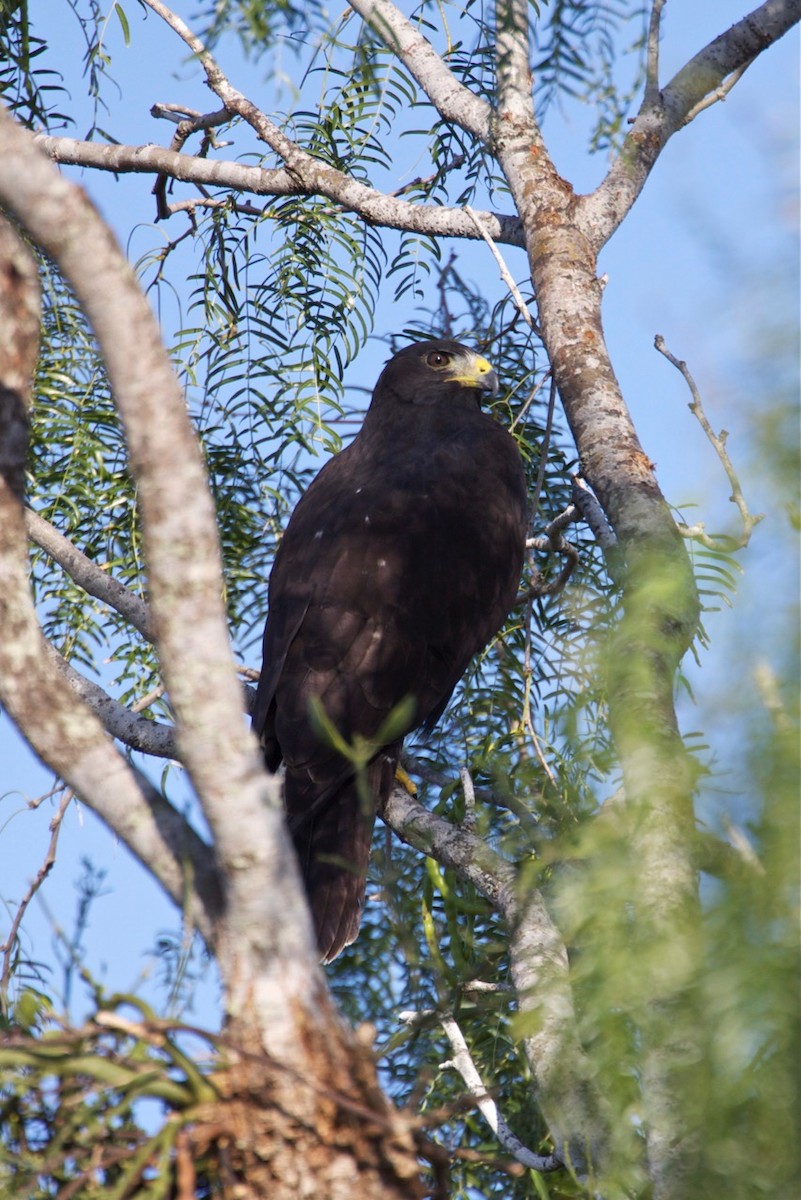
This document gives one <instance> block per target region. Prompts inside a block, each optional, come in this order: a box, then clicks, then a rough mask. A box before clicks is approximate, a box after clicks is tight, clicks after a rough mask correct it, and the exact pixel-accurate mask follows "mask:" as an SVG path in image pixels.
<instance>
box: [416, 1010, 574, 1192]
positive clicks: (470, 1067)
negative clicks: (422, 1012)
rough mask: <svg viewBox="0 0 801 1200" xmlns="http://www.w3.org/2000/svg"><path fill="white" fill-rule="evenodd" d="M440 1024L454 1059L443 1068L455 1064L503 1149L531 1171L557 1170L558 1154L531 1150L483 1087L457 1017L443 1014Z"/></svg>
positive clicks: (469, 1092) (559, 1165) (442, 1065)
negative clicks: (537, 1152) (511, 1127)
mask: <svg viewBox="0 0 801 1200" xmlns="http://www.w3.org/2000/svg"><path fill="white" fill-rule="evenodd" d="M439 1023H440V1025H441V1026H442V1029H443V1031H444V1033H445V1036H446V1037H447V1039H448V1041H449V1042H450V1047H451V1052H452V1053H453V1059H452V1061H451V1062H444V1063H440V1068H444V1067H453V1068H454V1069H455V1070H456V1071H458V1072H459V1074H460V1075H461V1077H462V1079H463V1080H464V1083H465V1086H466V1087H467V1092H468V1095H469V1096H470V1097H471V1098H472V1099H473V1100H475V1102H476V1105H477V1106H478V1108H479V1110H480V1111H481V1114H482V1115H483V1117H484V1120H485V1121H486V1122H487V1124H488V1125H489V1127H490V1129H491V1130H492V1132H493V1133H494V1134H495V1136H496V1137H497V1139H498V1141H499V1142H500V1144H501V1145H502V1146H503V1148H504V1150H507V1151H508V1152H509V1153H510V1154H511V1155H513V1156H514V1157H515V1158H516V1159H517V1161H518V1162H521V1163H522V1164H523V1166H525V1167H529V1168H530V1169H531V1170H532V1171H540V1172H542V1173H543V1174H546V1173H547V1172H549V1171H558V1170H559V1169H560V1168H561V1166H562V1163H561V1161H560V1160H559V1159H558V1158H557V1157H556V1156H555V1155H553V1154H535V1153H534V1151H533V1150H529V1148H528V1146H525V1145H524V1144H523V1143H522V1142H521V1141H520V1138H519V1137H517V1135H516V1134H514V1133H513V1132H512V1130H511V1129H510V1128H509V1126H508V1125H507V1123H506V1121H505V1120H504V1118H503V1117H502V1116H501V1114H500V1113H499V1112H498V1106H497V1104H496V1103H495V1101H494V1100H493V1099H492V1096H490V1094H489V1092H488V1091H487V1089H486V1087H485V1086H484V1082H483V1080H482V1078H481V1076H480V1075H479V1073H478V1068H477V1067H476V1064H475V1063H474V1062H473V1058H472V1055H471V1054H470V1051H469V1049H468V1047H467V1042H466V1041H465V1039H464V1034H463V1033H462V1031H461V1029H460V1028H459V1026H458V1024H457V1022H456V1021H455V1020H454V1018H453V1017H451V1016H446V1015H442V1016H440V1017H439Z"/></svg>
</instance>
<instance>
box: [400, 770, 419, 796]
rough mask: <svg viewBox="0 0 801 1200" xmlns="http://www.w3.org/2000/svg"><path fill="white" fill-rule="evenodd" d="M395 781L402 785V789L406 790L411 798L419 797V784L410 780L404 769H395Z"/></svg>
mask: <svg viewBox="0 0 801 1200" xmlns="http://www.w3.org/2000/svg"><path fill="white" fill-rule="evenodd" d="M395 779H396V781H397V782H398V783H399V784H400V785H401V787H403V788H406V791H407V792H408V793H409V795H410V796H416V795H417V784H416V783H415V782H414V780H412V779H410V778H409V776H408V775H407V774H406V772H405V771H404V769H403V767H396V768H395Z"/></svg>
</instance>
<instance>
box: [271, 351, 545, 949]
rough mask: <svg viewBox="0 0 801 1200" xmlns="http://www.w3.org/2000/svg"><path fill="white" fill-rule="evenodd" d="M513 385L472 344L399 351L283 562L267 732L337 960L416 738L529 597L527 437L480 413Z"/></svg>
mask: <svg viewBox="0 0 801 1200" xmlns="http://www.w3.org/2000/svg"><path fill="white" fill-rule="evenodd" d="M497 388H498V379H497V376H496V374H495V372H494V371H493V369H492V367H491V366H490V364H489V363H488V362H487V360H486V359H485V358H482V357H481V356H480V355H478V354H475V353H474V352H473V351H471V350H469V349H467V347H465V346H462V345H460V344H459V343H458V342H454V341H450V340H440V341H428V342H419V343H417V344H415V345H412V346H407V347H406V348H405V349H404V350H401V352H400V353H399V354H396V355H395V356H394V358H392V359H390V361H389V362H388V363H387V365H386V366H385V368H384V370H383V371H382V372H381V375H380V377H379V379H378V383H377V384H376V387H375V391H374V392H373V398H372V401H371V404H370V407H369V409H368V411H367V414H366V416H365V419H364V424H363V425H362V428H361V430H360V432H359V434H358V435H357V436H356V438H355V439H354V441H353V442H352V443H351V445H350V446H348V447H347V448H346V449H345V450H343V451H342V452H341V453H340V454H337V455H336V456H335V457H334V458H332V459H331V460H330V461H329V462H328V463H327V464H326V465H325V466H324V467H323V469H322V470H321V471H320V473H319V475H318V476H317V477H316V479H315V480H314V482H313V483H312V484H311V486H310V487H309V489H308V491H307V492H306V493H305V495H304V496H303V498H302V499H301V500H300V502H299V504H298V506H297V508H296V509H295V511H294V513H293V514H292V517H291V519H290V521H289V524H288V526H287V529H286V532H285V533H284V535H283V538H282V539H281V543H280V545H279V548H278V552H277V554H276V557H275V563H274V565H273V569H272V573H271V575H270V585H269V613H268V617H267V625H266V628H265V632H264V660H263V666H262V673H261V679H260V682H259V686H258V693H257V696H256V703H255V707H254V712H253V728H254V730H255V732H256V733H257V735H258V736H259V738H260V739H261V744H262V746H263V749H264V758H265V762H266V765H267V767H268V769H269V770H270V771H275V770H276V769H277V768H278V766H279V765H280V763H281V761H282V760H283V761H284V763H285V764H286V780H285V799H286V811H287V819H288V822H289V827H290V830H291V832H292V837H293V840H294V844H295V849H296V851H297V854H298V859H299V861H300V866H301V871H302V874H303V877H304V880H305V885H306V890H307V895H308V900H309V905H310V907H311V912H312V917H313V920H314V926H315V930H316V934H317V941H318V945H319V948H320V954H321V956H322V958H323V960H324V961H326V962H328V961H330V960H331V959H333V958H335V957H336V956H337V955H338V954H339V953H340V951H341V950H342V949H343V948H344V947H345V946H347V945H348V944H349V943H350V942H352V941H353V940H354V939H355V937H356V935H357V933H358V931H359V923H360V919H361V910H362V905H363V902H364V891H365V878H366V874H367V865H368V860H369V856H370V841H371V835H372V830H373V824H374V822H375V815H376V811H377V810H378V809H379V808H380V807H381V805H382V804H383V802H384V801H385V800H386V798H387V797H388V795H389V792H390V790H391V788H392V784H393V780H394V777H395V771H396V767H397V764H398V758H399V755H400V750H401V745H402V742H403V737H404V735H405V734H406V733H408V732H410V731H411V730H412V729H416V728H418V727H419V726H422V727H423V728H424V729H426V730H430V729H431V728H432V727H433V726H434V724H435V723H436V721H437V720H438V719H439V717H440V716H441V715H442V712H443V710H444V709H445V706H446V705H447V703H448V700H449V698H450V696H451V693H452V691H453V689H454V687H455V686H456V684H457V683H458V681H459V679H460V678H461V676H462V674H463V673H464V671H465V669H466V667H467V665H468V663H469V662H470V659H471V658H472V657H473V655H474V654H476V653H478V652H479V651H480V650H482V649H483V648H484V647H485V646H486V645H487V643H488V642H489V640H490V639H491V638H492V637H493V635H494V634H495V633H496V632H497V630H498V629H499V628H500V626H501V624H502V623H503V621H504V619H505V617H506V615H507V613H508V612H509V609H510V608H511V606H512V604H513V602H514V599H515V595H516V593H517V588H518V584H519V581H520V572H521V568H522V564H523V553H524V546H525V534H526V485H525V477H524V473H523V467H522V463H521V459H520V455H519V452H518V450H517V446H516V444H515V442H514V439H513V438H512V437H511V436H510V434H509V433H507V432H506V430H505V429H503V428H502V427H501V426H500V425H499V424H497V422H496V421H495V420H494V419H493V418H492V417H490V416H489V415H487V414H486V413H484V412H482V410H481V401H482V398H483V396H484V395H485V394H486V393H490V394H494V393H495V392H496V391H497ZM377 739H378V740H377ZM382 742H386V743H387V744H379V743H382ZM350 746H356V747H361V753H362V756H363V759H364V760H365V766H364V769H363V770H361V771H360V770H358V769H357V766H356V765H355V762H354V756H353V755H352V754H350V753H347V750H348V747H350ZM343 750H344V751H345V753H343Z"/></svg>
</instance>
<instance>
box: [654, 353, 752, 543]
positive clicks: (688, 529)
mask: <svg viewBox="0 0 801 1200" xmlns="http://www.w3.org/2000/svg"><path fill="white" fill-rule="evenodd" d="M654 346H655V347H656V349H657V350H658V351H659V353H660V354H662V355H664V357H665V358H666V359H667V360H668V362H669V363H672V365H673V366H674V367H675V368H676V370H677V371H679V372H680V374H681V375H682V377H683V379H684V380H685V382H686V384H687V387H688V388H689V389H690V395H691V396H692V400H691V402H690V404H689V405H688V407H689V409H690V412H691V413H692V414H693V416H694V417H695V419H696V420H697V421H698V424H699V425H700V426H701V428H702V429H703V431H704V433H705V434H706V436H707V439H708V440H709V443H710V445H711V446H712V447H713V449H714V451H715V453H716V454H717V456H718V458H719V459H720V461H721V464H722V466H723V469H724V471H725V472H726V477H727V478H728V481H729V484H730V485H731V496H730V497H729V499H730V500H731V502H732V504H734V505H736V507H737V510H738V512H739V514H740V518H741V520H742V524H743V528H742V532H741V533H740V535H739V537H730V536H729V535H728V534H715V533H713V534H709V533H707V532H706V531H705V528H704V526H703V524H701V523H698V524H696V525H684V524H681V523H679V526H678V527H679V530H680V532H681V533H682V534H683V536H684V537H687V538H692V539H693V540H694V541H698V542H700V543H701V545H702V546H706V547H707V548H708V549H710V550H741V549H742V548H743V547H744V546H747V545H748V543H749V541H750V540H751V534H752V533H753V531H754V527H755V526H756V525H758V524H759V522H760V521H762V520H764V516H765V514H764V513H757V514H756V515H753V514H752V513H751V512H749V509H748V505H747V504H746V501H745V496H744V495H743V491H742V487H741V486H740V480H739V478H738V476H737V472H736V471H735V469H734V465H733V464H732V461H731V459H730V458H729V455H728V452H727V450H726V441H727V439H728V436H729V435H728V433H727V431H726V430H725V429H721V431H720V433H715V431H714V430H713V428H712V426H711V425H710V424H709V421H708V419H707V415H706V413H705V412H704V407H703V404H702V403H701V393H700V392H699V391H698V386H697V384H696V382H695V380H694V379H693V377H692V375H691V374H690V369H689V367H688V366H687V364H686V362H684V361H683V360H681V359H678V358H676V357H675V356H674V355H673V354H671V352H670V351H669V350H668V348H667V346H666V345H665V339H664V338H663V337H662V335H661V334H657V335H656V337H655V338H654Z"/></svg>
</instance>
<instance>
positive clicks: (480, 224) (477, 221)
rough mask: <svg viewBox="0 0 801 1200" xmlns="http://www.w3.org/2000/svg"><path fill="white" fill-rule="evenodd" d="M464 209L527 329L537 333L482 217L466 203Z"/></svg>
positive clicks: (526, 306)
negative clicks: (494, 262)
mask: <svg viewBox="0 0 801 1200" xmlns="http://www.w3.org/2000/svg"><path fill="white" fill-rule="evenodd" d="M464 211H465V212H466V213H467V215H468V217H469V218H470V220H471V221H472V222H473V224H474V225H475V227H476V229H477V230H478V232H479V233H480V234H481V236H482V238H483V239H484V241H485V242H486V243H487V245H488V246H489V248H490V250H491V251H492V257H493V258H494V259H495V261H496V263H497V264H498V270H499V271H500V273H501V279H502V280H503V281H504V283H505V284H506V286H507V287H508V289H509V291H510V292H511V294H512V299H513V300H514V302H515V304H516V305H517V311H518V312H519V313H520V315H521V317H522V318H523V320H524V321H525V322H526V324H527V325H528V327H529V329H530V330H532V332H533V333H537V334H538V333H539V330H538V329H537V326H536V324H535V321H534V318H533V317H532V315H531V313H530V312H529V309H528V305H527V304H526V302H525V300H524V299H523V297H522V295H521V294H520V288H519V287H518V286H517V284H516V283H515V281H514V279H513V277H512V273H511V271H510V270H509V268H508V267H507V265H506V263H505V262H504V260H503V256H502V255H501V252H500V251H499V249H498V247H497V246H496V244H495V242H494V240H493V239H492V237H491V236H490V234H489V233H488V232H487V229H486V227H485V225H484V221H483V219H482V218H481V217H480V216H479V214H478V213H477V212H476V211H475V209H472V208H471V207H470V206H469V205H468V204H466V205H465V206H464Z"/></svg>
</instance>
